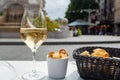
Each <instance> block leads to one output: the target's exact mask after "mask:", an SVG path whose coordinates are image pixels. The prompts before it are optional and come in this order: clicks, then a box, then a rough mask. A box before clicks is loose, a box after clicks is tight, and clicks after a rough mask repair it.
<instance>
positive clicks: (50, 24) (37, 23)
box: [33, 17, 59, 31]
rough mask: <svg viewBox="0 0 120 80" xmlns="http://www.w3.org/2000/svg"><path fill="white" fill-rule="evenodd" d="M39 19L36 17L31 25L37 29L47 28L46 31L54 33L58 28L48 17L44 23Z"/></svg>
mask: <svg viewBox="0 0 120 80" xmlns="http://www.w3.org/2000/svg"><path fill="white" fill-rule="evenodd" d="M41 19H42V18H41V17H37V18H36V19H35V20H34V21H33V24H34V25H35V26H36V27H38V28H39V27H44V26H47V30H48V31H56V29H58V28H59V24H58V23H57V22H56V21H53V20H51V19H50V18H49V17H46V21H43V20H41Z"/></svg>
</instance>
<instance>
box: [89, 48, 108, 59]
mask: <svg viewBox="0 0 120 80" xmlns="http://www.w3.org/2000/svg"><path fill="white" fill-rule="evenodd" d="M91 56H95V57H103V58H108V57H109V53H108V52H107V51H106V50H104V49H100V48H97V49H94V50H93V53H92V54H91Z"/></svg>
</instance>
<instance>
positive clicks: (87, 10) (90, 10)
mask: <svg viewBox="0 0 120 80" xmlns="http://www.w3.org/2000/svg"><path fill="white" fill-rule="evenodd" d="M83 11H84V12H87V13H88V22H91V20H90V15H91V13H92V12H98V9H90V8H88V9H82V10H81V11H80V12H81V13H82V12H83Z"/></svg>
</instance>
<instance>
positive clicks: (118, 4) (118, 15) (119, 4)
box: [114, 0, 120, 35]
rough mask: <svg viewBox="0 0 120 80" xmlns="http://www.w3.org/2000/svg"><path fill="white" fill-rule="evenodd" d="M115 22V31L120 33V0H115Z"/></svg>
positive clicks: (117, 33)
mask: <svg viewBox="0 0 120 80" xmlns="http://www.w3.org/2000/svg"><path fill="white" fill-rule="evenodd" d="M114 4H115V8H114V14H115V15H114V23H115V33H116V35H120V0H115V2H114Z"/></svg>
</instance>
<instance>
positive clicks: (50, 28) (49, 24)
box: [46, 17, 59, 31]
mask: <svg viewBox="0 0 120 80" xmlns="http://www.w3.org/2000/svg"><path fill="white" fill-rule="evenodd" d="M46 23H47V30H48V31H56V29H59V23H57V22H56V21H53V20H50V18H49V17H46Z"/></svg>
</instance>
